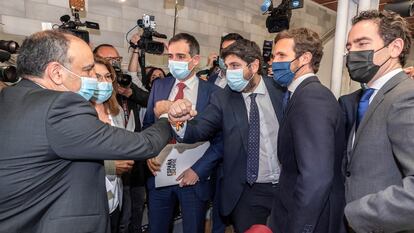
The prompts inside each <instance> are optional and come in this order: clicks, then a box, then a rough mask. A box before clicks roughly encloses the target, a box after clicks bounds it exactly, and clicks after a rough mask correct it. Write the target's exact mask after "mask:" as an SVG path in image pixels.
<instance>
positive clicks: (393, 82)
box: [353, 72, 404, 147]
mask: <svg viewBox="0 0 414 233" xmlns="http://www.w3.org/2000/svg"><path fill="white" fill-rule="evenodd" d="M403 74H404V73H403V72H400V73H398V74H397V75H395V76H394V77H392V78H391V79H390V80H389V81H388V82H387V83H385V85H384V86H383V87H382V88H381V89H380V90H379V91H378V93H377V94H376V95H375V97H374V99H373V100H372V102H371V103H370V104H369V106H368V109H367V112H366V113H365V115H364V117H363V118H362V121H361V123H360V124H359V126H358V130H357V131H356V134H355V143H354V146H353V147H355V146H356V145H357V144H358V139H359V137H360V135H361V132H362V131H363V129H364V127H365V126H366V125H367V123H368V121H369V119H370V118H371V117H372V115H373V113H374V112H375V110H376V109H377V107H378V106H379V105H380V104H381V102H382V101H383V100H384V96H385V94H386V93H387V92H389V91H390V90H392V89H393V88H394V87H395V86H397V85H398V84H399V83H400V82H401V81H402V80H403V78H402V77H403Z"/></svg>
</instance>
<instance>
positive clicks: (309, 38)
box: [275, 28, 323, 73]
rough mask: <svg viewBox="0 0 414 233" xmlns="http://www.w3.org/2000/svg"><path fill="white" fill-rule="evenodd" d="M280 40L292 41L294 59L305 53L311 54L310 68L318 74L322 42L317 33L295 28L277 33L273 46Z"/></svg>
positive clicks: (307, 29)
mask: <svg viewBox="0 0 414 233" xmlns="http://www.w3.org/2000/svg"><path fill="white" fill-rule="evenodd" d="M281 39H293V41H294V43H295V45H294V51H295V55H296V57H299V56H301V55H302V54H304V53H306V52H310V53H312V60H311V66H312V69H313V71H314V72H315V73H316V72H318V70H319V65H320V63H321V60H322V56H323V46H322V41H321V39H320V38H319V35H318V33H316V32H314V31H312V30H310V29H309V28H296V29H290V30H285V31H282V32H280V33H278V34H277V36H276V38H275V44H276V43H277V42H278V41H279V40H281Z"/></svg>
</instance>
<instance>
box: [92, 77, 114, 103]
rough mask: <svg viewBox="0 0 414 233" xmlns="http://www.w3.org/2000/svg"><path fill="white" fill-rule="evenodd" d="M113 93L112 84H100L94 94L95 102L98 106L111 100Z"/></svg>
mask: <svg viewBox="0 0 414 233" xmlns="http://www.w3.org/2000/svg"><path fill="white" fill-rule="evenodd" d="M112 91H113V87H112V83H110V82H98V85H97V87H96V90H95V92H94V94H93V99H92V100H93V101H94V102H95V103H97V104H102V103H103V102H105V101H107V100H108V99H109V98H111V95H112Z"/></svg>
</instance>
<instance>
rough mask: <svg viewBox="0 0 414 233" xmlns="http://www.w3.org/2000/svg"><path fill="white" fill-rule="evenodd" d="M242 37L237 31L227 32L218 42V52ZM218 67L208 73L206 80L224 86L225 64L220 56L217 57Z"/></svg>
mask: <svg viewBox="0 0 414 233" xmlns="http://www.w3.org/2000/svg"><path fill="white" fill-rule="evenodd" d="M241 39H243V37H242V36H241V35H240V34H238V33H229V34H227V35H225V36H223V37H222V38H221V43H220V52H221V51H222V50H223V49H225V48H227V47H229V46H230V45H231V44H233V43H234V42H236V41H237V40H241ZM217 59H218V61H217V62H218V65H219V66H218V68H217V69H216V70H214V72H213V73H212V74H210V75H209V77H208V79H207V81H208V82H210V83H214V84H215V85H217V86H219V87H221V88H225V87H226V85H227V79H226V65H225V64H224V59H223V58H222V57H218V58H217Z"/></svg>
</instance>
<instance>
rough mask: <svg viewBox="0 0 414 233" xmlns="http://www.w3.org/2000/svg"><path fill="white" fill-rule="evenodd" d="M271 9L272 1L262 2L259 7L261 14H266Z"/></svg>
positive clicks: (265, 0)
mask: <svg viewBox="0 0 414 233" xmlns="http://www.w3.org/2000/svg"><path fill="white" fill-rule="evenodd" d="M272 9H273V2H272V0H264V1H263V3H262V5H261V6H260V10H261V11H262V13H263V14H264V13H266V12H268V11H271V10H272Z"/></svg>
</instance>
